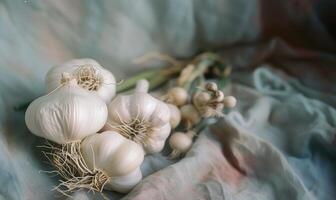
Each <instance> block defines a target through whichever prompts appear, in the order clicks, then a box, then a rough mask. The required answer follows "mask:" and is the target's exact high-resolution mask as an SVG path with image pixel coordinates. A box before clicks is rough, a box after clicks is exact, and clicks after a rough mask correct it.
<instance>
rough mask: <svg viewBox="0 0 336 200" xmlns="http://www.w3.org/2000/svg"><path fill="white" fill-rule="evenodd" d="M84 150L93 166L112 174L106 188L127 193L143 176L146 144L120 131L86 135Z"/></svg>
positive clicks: (83, 154) (83, 143)
mask: <svg viewBox="0 0 336 200" xmlns="http://www.w3.org/2000/svg"><path fill="white" fill-rule="evenodd" d="M81 152H82V156H83V158H84V160H85V162H86V164H87V166H88V167H89V168H90V169H93V168H96V169H99V170H101V171H103V172H104V173H105V174H106V175H107V176H108V177H109V182H108V183H107V184H106V185H105V187H104V188H105V189H110V190H114V191H118V192H127V191H129V190H130V189H132V188H133V187H134V186H135V185H136V184H137V183H138V182H139V181H140V180H141V179H142V174H141V171H140V166H141V164H142V162H143V160H144V155H145V153H144V151H143V148H142V146H141V145H139V144H137V143H135V142H133V141H131V140H129V139H126V138H125V137H123V136H122V135H120V134H119V133H117V132H114V131H105V132H103V133H101V134H95V135H91V136H89V137H87V138H85V139H84V140H83V141H82V143H81Z"/></svg>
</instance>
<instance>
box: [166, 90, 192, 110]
mask: <svg viewBox="0 0 336 200" xmlns="http://www.w3.org/2000/svg"><path fill="white" fill-rule="evenodd" d="M165 101H166V102H168V103H172V104H174V105H177V106H183V105H184V104H186V103H187V101H188V92H187V91H186V90H185V89H184V88H182V87H173V88H171V89H170V90H169V91H168V93H167V94H166V96H165Z"/></svg>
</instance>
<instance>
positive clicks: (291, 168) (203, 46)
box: [0, 0, 336, 200]
mask: <svg viewBox="0 0 336 200" xmlns="http://www.w3.org/2000/svg"><path fill="white" fill-rule="evenodd" d="M280 2H281V3H280ZM316 2H317V3H316V4H315V2H314V1H289V0H288V1H276V0H271V1H264V0H259V1H258V0H211V1H191V0H190V1H187V0H186V1H176V0H168V1H164V2H162V1H154V0H152V1H149V0H147V1H146V0H141V1H136V2H134V1H132V2H131V1H108V0H105V1H80V0H75V1H64V0H63V1H54V0H48V1H41V0H28V1H21V0H4V1H2V2H0V10H1V12H0V16H1V17H0V27H1V29H0V35H1V37H0V52H1V59H0V199H15V200H16V199H66V198H67V197H64V196H62V195H60V194H59V193H57V192H55V191H53V190H52V189H53V188H54V186H55V185H56V184H57V181H58V179H57V177H51V176H50V175H49V174H48V173H45V172H44V171H48V170H51V168H50V166H49V165H48V164H47V163H46V159H45V158H44V157H43V155H42V153H41V152H40V149H39V148H38V146H39V145H41V144H43V142H44V140H43V139H41V138H38V137H36V136H34V135H32V134H31V133H30V132H29V131H28V130H27V128H26V126H25V124H24V113H23V112H15V111H13V107H14V106H16V105H19V104H21V103H23V102H26V101H29V100H31V99H33V98H36V97H37V96H40V95H42V94H44V84H43V82H44V80H43V79H44V75H45V74H46V72H47V70H48V69H49V68H50V67H51V66H52V65H55V64H59V63H62V62H64V61H66V60H68V59H72V58H79V57H92V58H94V59H96V60H98V61H99V62H100V63H101V64H102V65H103V66H104V67H106V68H108V69H110V70H111V71H113V73H114V74H115V75H116V76H118V77H120V79H121V78H124V77H126V76H127V75H129V74H131V73H134V72H135V71H141V70H142V69H144V68H145V67H148V65H142V66H140V67H139V66H137V65H135V64H134V63H133V62H132V61H133V60H134V59H136V58H137V57H139V56H141V55H143V54H145V53H147V52H153V51H158V52H164V53H167V54H170V55H172V56H176V57H181V58H185V57H190V56H192V55H195V53H197V52H200V51H205V50H220V52H221V56H222V57H223V59H225V60H226V61H227V62H228V64H230V65H232V66H233V68H234V70H233V76H232V85H231V86H230V87H229V88H227V89H226V94H229V93H231V94H233V95H235V96H237V98H238V100H239V103H238V105H237V107H236V108H235V109H233V110H232V111H230V112H227V116H226V117H225V118H224V119H222V120H220V121H219V122H218V123H217V124H213V125H212V126H210V127H209V128H208V129H206V130H205V131H203V132H202V133H201V134H200V135H199V137H198V138H197V140H196V141H195V144H194V146H193V148H192V149H191V150H190V152H188V154H187V155H186V157H185V158H183V159H181V160H169V159H167V158H166V157H165V155H167V153H168V152H167V151H168V150H167V149H165V151H164V152H163V153H162V154H155V155H151V156H147V157H146V158H145V162H144V163H143V165H142V167H141V169H142V172H143V174H144V177H145V178H144V179H143V181H141V183H140V184H139V185H137V187H136V188H134V190H132V191H131V192H130V193H129V194H126V195H122V194H118V193H114V192H105V193H104V196H105V197H107V198H110V199H120V198H124V199H184V200H188V199H238V200H244V199H261V200H262V199H326V200H329V199H335V196H336V194H335V191H336V190H335V189H336V186H335V180H336V179H335V178H336V176H335V168H336V166H335V165H336V163H335V155H336V154H335V152H336V150H335V145H336V139H335V138H336V137H335V133H336V130H335V126H336V114H335V106H336V95H335V87H334V84H335V77H336V75H335V74H336V71H335V69H333V68H334V66H335V64H336V60H335V56H334V55H333V54H332V52H335V51H334V50H335V46H334V45H333V44H335V43H334V42H335V41H334V40H333V38H332V36H333V33H335V32H334V31H333V29H330V30H329V28H328V27H327V28H326V27H324V25H325V24H328V23H332V22H329V21H328V20H327V21H325V20H323V19H328V18H325V16H327V12H322V11H328V10H329V8H328V6H326V5H329V4H332V3H330V2H332V1H328V0H321V1H316ZM272 8H273V9H274V8H275V9H276V12H275V13H272V12H271V10H272ZM330 13H331V12H330ZM320 15H322V18H319V16H320ZM279 19H281V20H279ZM329 19H331V18H329ZM320 20H321V21H320ZM288 21H290V22H291V23H290V24H287V23H286V22H288ZM282 22H283V23H282ZM303 22H305V23H303ZM307 22H309V23H307ZM301 24H305V25H306V26H307V27H302V26H301ZM297 25H300V27H301V28H302V30H305V31H307V32H308V33H309V34H305V35H304V37H303V36H302V34H300V32H298V31H296V29H295V28H294V29H293V27H297ZM274 31H275V32H277V31H280V32H279V33H277V34H276V33H275V32H274ZM312 33H313V34H312ZM274 36H276V37H277V36H278V37H281V38H283V39H284V40H285V41H287V42H290V44H292V43H294V44H295V45H303V46H304V47H303V48H297V47H294V46H292V45H290V44H289V43H286V42H284V41H283V40H282V39H279V38H276V39H273V40H271V41H270V42H265V43H259V42H257V41H258V40H259V39H261V38H263V37H265V38H271V37H274ZM308 44H309V45H308ZM223 47H225V48H223ZM323 51H324V52H323ZM265 63H268V64H265ZM158 65H159V64H158V63H155V62H154V63H149V66H158ZM104 196H102V195H99V194H91V193H89V194H88V193H87V192H86V191H79V192H77V193H75V194H74V195H73V198H74V199H104Z"/></svg>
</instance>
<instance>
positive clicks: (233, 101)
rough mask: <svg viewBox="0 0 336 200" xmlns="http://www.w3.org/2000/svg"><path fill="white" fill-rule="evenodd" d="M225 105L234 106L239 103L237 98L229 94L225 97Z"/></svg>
mask: <svg viewBox="0 0 336 200" xmlns="http://www.w3.org/2000/svg"><path fill="white" fill-rule="evenodd" d="M223 103H224V106H226V107H228V108H233V107H235V106H236V104H237V99H236V98H235V97H233V96H227V97H225V98H224V101H223Z"/></svg>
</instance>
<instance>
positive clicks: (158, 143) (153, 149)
mask: <svg viewBox="0 0 336 200" xmlns="http://www.w3.org/2000/svg"><path fill="white" fill-rule="evenodd" d="M164 144H165V140H155V139H153V138H148V141H147V142H146V144H145V145H144V149H145V151H146V153H147V154H153V153H157V152H160V151H162V149H163V147H164Z"/></svg>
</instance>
